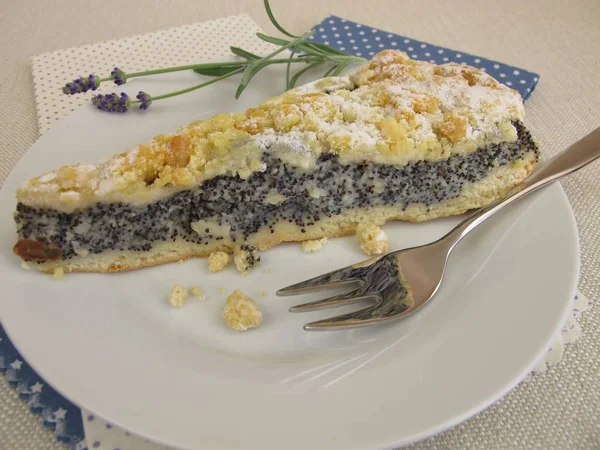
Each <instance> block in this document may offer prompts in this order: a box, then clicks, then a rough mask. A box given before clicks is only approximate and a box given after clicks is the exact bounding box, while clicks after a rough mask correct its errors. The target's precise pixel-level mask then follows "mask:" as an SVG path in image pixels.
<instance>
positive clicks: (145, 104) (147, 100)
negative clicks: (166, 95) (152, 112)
mask: <svg viewBox="0 0 600 450" xmlns="http://www.w3.org/2000/svg"><path fill="white" fill-rule="evenodd" d="M135 98H137V99H138V100H139V102H140V109H141V110H144V111H146V110H147V109H148V108H150V105H151V104H152V97H151V96H150V95H148V94H146V93H145V92H144V91H140V92H138V95H136V96H135Z"/></svg>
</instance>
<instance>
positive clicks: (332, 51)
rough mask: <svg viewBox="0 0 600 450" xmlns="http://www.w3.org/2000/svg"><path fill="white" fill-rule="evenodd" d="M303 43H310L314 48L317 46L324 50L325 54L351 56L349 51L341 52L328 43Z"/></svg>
mask: <svg viewBox="0 0 600 450" xmlns="http://www.w3.org/2000/svg"><path fill="white" fill-rule="evenodd" d="M305 45H310V46H314V47H316V48H318V49H319V50H322V51H324V52H325V53H327V54H331V55H339V56H352V55H350V54H349V53H345V52H342V51H340V50H337V49H335V48H333V47H330V46H329V45H325V44H321V43H319V42H310V43H309V42H307V43H306V44H305Z"/></svg>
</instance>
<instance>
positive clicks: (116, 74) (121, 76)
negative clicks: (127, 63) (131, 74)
mask: <svg viewBox="0 0 600 450" xmlns="http://www.w3.org/2000/svg"><path fill="white" fill-rule="evenodd" d="M110 77H111V78H112V79H113V81H114V82H115V84H116V85H117V86H121V85H122V84H125V83H126V82H127V79H126V78H125V72H123V71H122V70H121V69H119V68H118V67H115V68H114V69H113V71H112V72H111V73H110Z"/></svg>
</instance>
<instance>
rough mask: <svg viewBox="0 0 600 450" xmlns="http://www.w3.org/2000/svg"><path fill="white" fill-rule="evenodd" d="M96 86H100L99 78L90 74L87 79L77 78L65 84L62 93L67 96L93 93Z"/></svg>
mask: <svg viewBox="0 0 600 450" xmlns="http://www.w3.org/2000/svg"><path fill="white" fill-rule="evenodd" d="M98 86H100V78H98V77H97V76H96V75H94V74H93V73H92V74H90V75H88V77H87V78H83V77H79V78H77V79H76V80H73V81H72V82H70V83H67V84H66V85H65V86H64V87H63V88H62V91H63V93H65V94H67V95H74V94H82V93H84V92H87V91H95V90H96V89H98Z"/></svg>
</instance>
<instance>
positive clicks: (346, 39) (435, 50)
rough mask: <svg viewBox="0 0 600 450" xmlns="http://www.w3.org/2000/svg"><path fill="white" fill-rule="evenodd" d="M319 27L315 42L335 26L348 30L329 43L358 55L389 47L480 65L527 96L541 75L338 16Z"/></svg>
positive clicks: (413, 55)
mask: <svg viewBox="0 0 600 450" xmlns="http://www.w3.org/2000/svg"><path fill="white" fill-rule="evenodd" d="M315 29H317V30H318V31H319V32H320V34H319V35H317V36H316V37H314V41H316V42H321V43H324V41H325V39H326V36H327V35H328V34H329V33H331V32H332V31H333V30H334V29H340V30H341V29H343V30H344V33H341V34H340V37H339V39H337V40H336V41H334V42H331V43H330V44H329V45H331V46H332V47H335V48H337V49H338V50H341V51H346V52H348V53H351V54H353V55H356V56H362V55H368V56H369V57H372V56H373V55H374V54H375V52H373V51H372V48H376V49H377V51H381V50H383V49H385V48H393V49H397V50H402V51H404V52H407V54H408V55H409V56H410V57H411V58H413V59H418V60H422V61H429V62H431V63H435V64H445V63H450V62H455V63H460V64H468V65H470V66H474V67H478V68H479V69H481V70H483V71H484V72H487V73H488V74H490V75H491V76H493V77H494V78H496V79H497V80H498V81H500V82H501V83H504V84H505V85H506V86H509V87H512V89H515V90H517V91H519V93H520V94H521V96H522V97H523V99H526V98H527V97H529V95H531V93H532V92H533V90H534V89H535V86H536V84H537V82H538V79H539V75H538V74H536V73H532V72H529V71H527V70H525V69H522V68H519V67H514V66H509V65H507V64H503V63H501V62H498V61H492V60H490V59H487V58H484V57H482V56H475V55H470V54H468V53H464V52H459V51H456V50H452V49H450V48H446V47H439V46H436V45H433V44H431V43H428V42H421V41H417V40H415V39H411V38H408V37H405V36H399V35H397V34H393V33H390V32H387V31H383V30H378V29H377V28H370V27H367V26H366V25H362V24H359V23H356V22H352V21H350V20H347V19H342V18H341V17H337V16H329V17H327V18H326V19H325V20H323V22H321V23H320V24H318V25H316V27H315ZM323 36H325V37H323ZM358 37H360V39H358ZM336 38H337V36H336Z"/></svg>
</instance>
